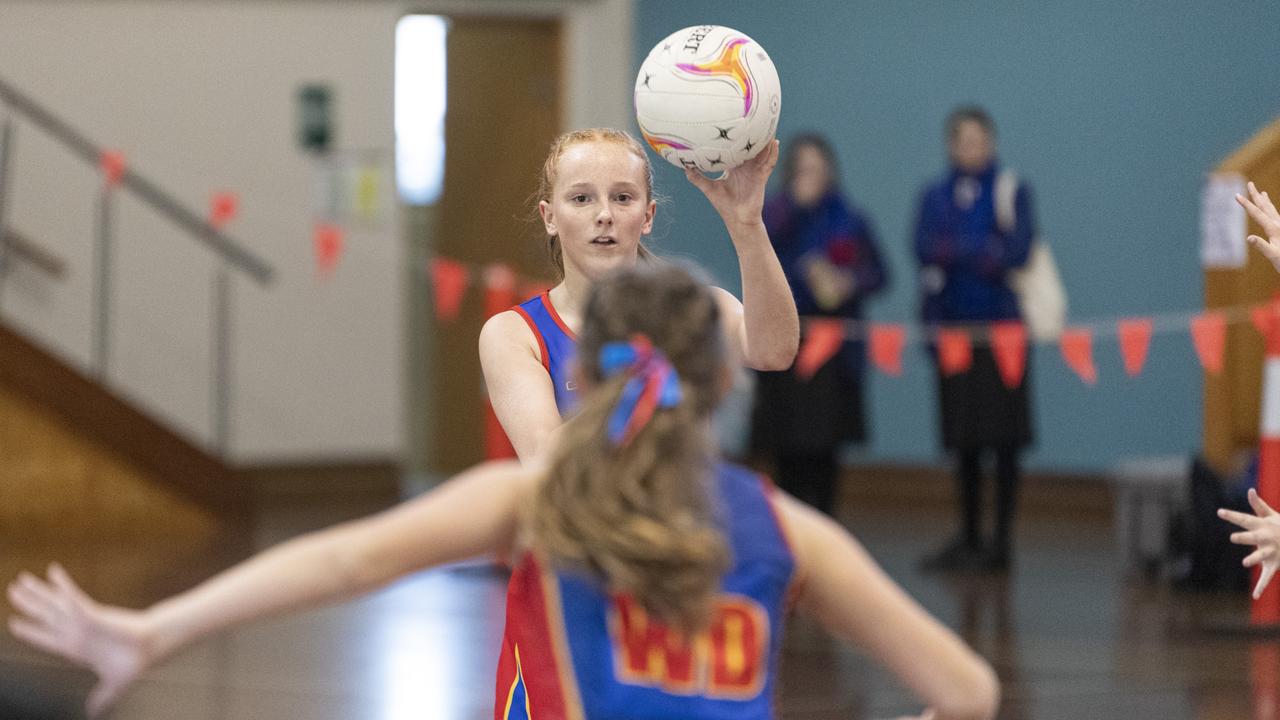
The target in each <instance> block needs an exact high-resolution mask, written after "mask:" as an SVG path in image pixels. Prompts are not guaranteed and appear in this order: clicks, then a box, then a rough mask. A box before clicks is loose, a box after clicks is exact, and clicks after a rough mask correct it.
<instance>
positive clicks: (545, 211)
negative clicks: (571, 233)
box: [538, 200, 558, 235]
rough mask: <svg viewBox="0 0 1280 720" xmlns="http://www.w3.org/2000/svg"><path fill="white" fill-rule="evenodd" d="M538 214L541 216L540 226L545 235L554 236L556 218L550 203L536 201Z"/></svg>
mask: <svg viewBox="0 0 1280 720" xmlns="http://www.w3.org/2000/svg"><path fill="white" fill-rule="evenodd" d="M538 214H539V215H541V216H542V225H543V227H545V228H546V229H547V235H556V234H558V233H557V232H556V217H555V214H554V213H553V212H552V210H551V203H549V202H547V201H546V200H539V201H538Z"/></svg>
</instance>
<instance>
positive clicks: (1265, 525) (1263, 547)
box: [1218, 488, 1280, 600]
mask: <svg viewBox="0 0 1280 720" xmlns="http://www.w3.org/2000/svg"><path fill="white" fill-rule="evenodd" d="M1249 505H1250V506H1251V507H1253V511H1254V512H1255V513H1257V515H1247V514H1245V513H1242V512H1236V511H1235V510H1227V509H1225V508H1219V510H1218V517H1220V518H1222V519H1223V520H1226V521H1227V522H1229V523H1232V524H1234V525H1236V526H1238V527H1241V528H1243V529H1244V532H1237V533H1231V542H1233V543H1235V544H1237V545H1255V546H1257V550H1254V551H1253V552H1252V553H1250V554H1249V556H1248V557H1246V558H1245V559H1244V566H1245V567H1253V566H1254V565H1258V564H1261V565H1262V572H1261V574H1260V575H1259V576H1258V584H1257V586H1255V587H1254V588H1253V598H1254V599H1255V600H1256V599H1258V598H1260V597H1262V591H1263V590H1266V589H1267V584H1268V583H1270V582H1271V577H1272V576H1273V575H1275V574H1276V567H1277V566H1280V514H1277V513H1276V511H1275V510H1272V509H1271V506H1270V505H1268V504H1267V503H1266V502H1264V501H1263V499H1262V498H1260V497H1258V491H1257V490H1254V489H1252V488H1250V489H1249Z"/></svg>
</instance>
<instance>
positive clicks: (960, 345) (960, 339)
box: [938, 330, 973, 377]
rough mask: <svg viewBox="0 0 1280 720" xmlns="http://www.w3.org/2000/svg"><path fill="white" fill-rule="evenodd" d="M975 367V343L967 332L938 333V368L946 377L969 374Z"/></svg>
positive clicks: (947, 331) (942, 331) (943, 331)
mask: <svg viewBox="0 0 1280 720" xmlns="http://www.w3.org/2000/svg"><path fill="white" fill-rule="evenodd" d="M972 365H973V342H972V341H971V340H970V339H969V332H968V331H967V330H939V331H938V366H939V367H941V368H942V374H943V376H945V377H951V376H952V375H959V374H961V373H964V372H968V371H969V368H970V367H971V366H972Z"/></svg>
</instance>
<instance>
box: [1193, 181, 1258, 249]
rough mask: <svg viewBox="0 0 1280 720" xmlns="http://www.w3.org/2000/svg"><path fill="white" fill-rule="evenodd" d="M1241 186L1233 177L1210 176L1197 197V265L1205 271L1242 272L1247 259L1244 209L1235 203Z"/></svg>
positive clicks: (1242, 184)
mask: <svg viewBox="0 0 1280 720" xmlns="http://www.w3.org/2000/svg"><path fill="white" fill-rule="evenodd" d="M1244 183H1245V180H1244V178H1243V177H1241V176H1239V175H1236V174H1234V173H1230V174H1217V175H1210V176H1209V179H1208V181H1207V182H1206V183H1205V186H1204V190H1203V191H1202V192H1201V194H1200V262H1201V263H1202V264H1203V265H1204V266H1205V267H1206V268H1242V267H1244V265H1245V261H1247V260H1248V259H1249V255H1248V253H1249V248H1248V246H1247V245H1246V244H1245V239H1244V238H1245V235H1246V233H1247V225H1246V221H1245V213H1244V208H1242V207H1240V205H1239V204H1238V203H1236V193H1241V194H1243V193H1244V191H1245V185H1244Z"/></svg>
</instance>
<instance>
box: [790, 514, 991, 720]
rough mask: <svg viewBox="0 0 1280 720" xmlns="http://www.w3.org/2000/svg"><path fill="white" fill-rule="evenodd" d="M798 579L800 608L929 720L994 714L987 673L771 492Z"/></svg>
mask: <svg viewBox="0 0 1280 720" xmlns="http://www.w3.org/2000/svg"><path fill="white" fill-rule="evenodd" d="M775 501H776V502H777V503H778V507H779V510H780V511H781V516H782V518H783V522H784V524H785V526H786V527H787V529H788V531H789V532H790V535H791V537H792V540H793V545H794V547H795V552H796V559H797V564H798V568H797V572H799V573H800V578H801V583H802V584H801V595H800V598H799V600H800V607H801V609H803V610H805V611H808V612H810V613H812V614H813V615H815V616H816V617H817V618H818V620H820V621H821V622H822V623H823V625H825V626H826V627H827V629H828V630H830V631H831V632H832V633H833V634H835V635H836V636H838V637H840V638H841V639H843V640H845V641H848V642H850V643H852V644H854V645H857V646H858V647H861V648H863V649H865V650H867V651H868V653H869V654H870V655H871V656H872V657H874V658H875V659H876V660H878V661H879V662H881V663H882V664H884V665H885V666H886V667H887V668H888V669H889V670H890V671H892V672H893V673H894V674H895V675H896V676H898V678H899V679H901V680H902V681H903V683H905V684H906V685H907V686H908V687H910V688H911V689H912V690H914V691H915V692H916V694H917V695H918V696H919V697H920V698H921V699H923V700H924V702H925V703H927V704H928V705H929V706H930V708H931V710H930V713H931V714H927V715H926V716H927V717H931V718H935V720H987V719H989V718H992V717H994V716H995V713H996V707H997V705H998V704H999V698H1000V686H999V682H998V680H997V679H996V675H995V672H994V671H993V670H992V669H991V666H990V665H988V664H987V662H986V661H985V660H983V659H982V658H981V657H980V656H978V655H977V654H976V653H974V652H973V650H971V649H969V647H968V646H967V645H965V644H964V642H963V641H961V640H960V638H959V637H957V636H956V635H955V633H953V632H951V631H950V630H949V629H947V628H946V627H945V626H943V625H942V623H940V622H938V621H937V620H935V619H934V618H933V617H932V616H930V615H929V613H928V612H926V611H925V610H924V608H922V607H920V606H919V605H918V604H917V603H916V602H915V601H914V600H912V599H911V597H910V596H908V595H907V594H906V593H905V592H903V590H902V588H900V587H898V585H897V584H896V583H894V582H893V580H891V579H890V578H889V577H888V576H887V575H886V574H885V573H884V571H883V570H881V569H880V567H879V566H877V565H876V563H875V561H874V560H872V559H871V557H870V556H869V555H868V554H867V552H866V550H864V549H863V548H862V546H861V545H860V544H858V542H857V541H856V540H854V539H853V537H852V536H851V535H849V533H848V532H846V531H845V530H844V528H842V527H840V526H839V525H837V524H836V523H835V521H833V520H831V519H830V518H828V517H827V516H825V515H822V514H821V513H818V512H817V511H815V510H813V509H812V508H809V507H808V506H805V505H803V504H801V503H800V502H798V501H796V500H794V499H792V498H790V497H788V496H786V495H785V494H783V493H781V492H779V493H777V494H776V496H775Z"/></svg>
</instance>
